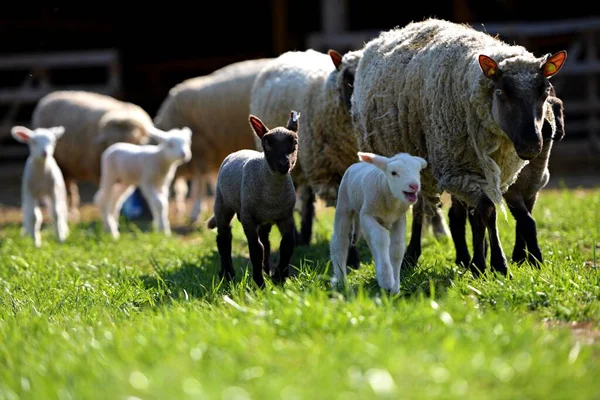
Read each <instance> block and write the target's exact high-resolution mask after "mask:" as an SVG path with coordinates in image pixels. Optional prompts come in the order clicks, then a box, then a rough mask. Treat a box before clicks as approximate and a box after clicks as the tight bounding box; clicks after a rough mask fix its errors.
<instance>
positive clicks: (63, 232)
mask: <svg viewBox="0 0 600 400" xmlns="http://www.w3.org/2000/svg"><path fill="white" fill-rule="evenodd" d="M49 205H50V211H51V215H52V222H53V223H54V232H55V234H56V237H57V238H58V241H59V242H61V243H62V242H64V241H65V240H66V239H67V237H68V236H69V224H68V223H67V218H68V215H67V213H68V209H67V199H66V195H65V194H64V193H61V192H60V190H58V189H56V190H54V192H53V193H52V198H51V199H50V204H49Z"/></svg>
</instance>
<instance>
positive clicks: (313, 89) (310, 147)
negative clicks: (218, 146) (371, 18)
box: [250, 49, 361, 245]
mask: <svg viewBox="0 0 600 400" xmlns="http://www.w3.org/2000/svg"><path fill="white" fill-rule="evenodd" d="M360 54H361V53H360V51H353V52H348V53H346V54H345V55H344V56H343V57H342V56H341V55H340V54H339V53H338V52H336V51H334V50H329V52H328V53H327V54H325V53H321V52H318V51H315V50H312V49H309V50H306V51H288V52H286V53H283V54H282V55H280V56H279V57H277V58H276V59H275V60H274V61H273V62H272V63H270V64H269V65H268V66H266V67H265V68H264V69H263V70H262V71H261V72H260V73H259V74H258V76H257V77H256V80H255V82H254V86H253V87H252V93H251V98H250V112H251V113H252V114H254V115H260V116H261V118H262V120H263V121H264V122H265V123H266V124H267V125H268V126H274V125H283V124H284V123H285V120H284V116H285V115H286V110H290V109H296V110H302V113H303V114H304V118H306V122H305V123H303V124H301V126H300V128H299V131H298V140H299V150H298V166H297V167H296V168H295V169H294V171H293V173H292V176H293V179H294V184H295V186H296V187H297V188H298V190H299V192H300V195H299V200H300V207H301V215H302V223H301V230H300V234H299V238H298V244H299V245H308V244H309V243H310V239H311V236H312V222H313V217H314V202H315V195H317V196H318V197H319V198H321V199H322V200H324V201H325V203H326V204H327V205H328V206H333V205H334V204H335V200H336V198H337V191H338V186H339V183H340V181H341V179H342V175H343V174H344V171H345V170H346V168H348V167H349V166H350V165H351V164H352V163H354V162H355V160H356V152H357V150H358V144H357V142H356V139H355V138H354V135H353V134H352V121H351V120H350V112H349V108H350V96H351V95H352V83H353V80H354V70H355V68H356V65H357V64H358V60H359V59H360ZM255 140H256V139H255ZM256 148H257V149H259V148H260V142H258V141H257V142H256Z"/></svg>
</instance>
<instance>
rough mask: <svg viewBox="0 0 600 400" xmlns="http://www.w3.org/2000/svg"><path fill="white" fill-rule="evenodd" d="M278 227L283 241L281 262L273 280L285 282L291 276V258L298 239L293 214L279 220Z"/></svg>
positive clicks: (280, 245)
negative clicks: (295, 233) (296, 238)
mask: <svg viewBox="0 0 600 400" xmlns="http://www.w3.org/2000/svg"><path fill="white" fill-rule="evenodd" d="M277 228H278V229H279V233H281V242H279V263H278V264H277V268H276V269H275V272H274V274H273V281H274V282H277V283H283V282H285V280H286V278H287V277H289V276H290V260H291V259H292V256H293V255H294V249H295V247H296V240H295V238H294V236H295V235H294V231H295V230H296V225H295V224H294V218H293V216H292V217H290V218H287V219H285V220H283V221H280V222H278V223H277Z"/></svg>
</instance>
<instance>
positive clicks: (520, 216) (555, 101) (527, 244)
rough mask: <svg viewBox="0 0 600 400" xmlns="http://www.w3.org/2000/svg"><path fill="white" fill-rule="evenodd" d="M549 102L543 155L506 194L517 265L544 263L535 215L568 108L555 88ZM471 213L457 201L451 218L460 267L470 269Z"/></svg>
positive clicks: (451, 210)
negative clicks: (468, 235)
mask: <svg viewBox="0 0 600 400" xmlns="http://www.w3.org/2000/svg"><path fill="white" fill-rule="evenodd" d="M546 101H547V102H548V103H549V104H550V105H551V107H549V108H548V109H547V113H546V121H545V123H544V126H543V128H542V136H543V138H544V145H543V147H542V151H541V152H540V154H539V155H538V156H537V157H535V158H534V159H533V160H531V161H530V162H529V164H527V165H526V166H525V167H524V168H523V170H522V171H521V173H520V174H519V177H518V178H517V181H516V182H515V183H513V184H512V185H511V186H510V187H509V188H508V190H507V191H506V192H505V193H504V199H505V200H506V204H507V205H508V209H509V210H510V212H511V214H512V215H513V217H514V218H515V220H516V226H515V244H514V247H513V253H512V260H513V262H516V263H522V262H524V261H526V260H527V261H528V262H529V263H530V264H532V265H537V266H539V264H541V263H543V257H542V252H541V250H540V246H539V244H538V240H537V227H536V222H535V219H534V218H533V215H532V211H533V207H534V205H535V203H536V201H537V198H538V195H539V192H540V191H541V190H542V189H543V188H544V187H545V186H546V184H547V183H548V180H549V179H550V171H549V170H548V162H549V160H550V153H551V150H552V144H553V142H554V140H562V139H563V137H564V135H565V129H564V127H565V123H564V105H563V102H562V100H561V99H560V98H558V97H556V92H555V91H554V87H551V91H550V96H548V99H547V100H546ZM467 212H468V211H467V208H466V207H465V206H464V204H462V203H461V202H460V201H458V200H457V199H453V201H452V206H451V207H450V211H449V213H448V215H449V217H450V227H451V228H452V237H453V240H454V246H455V249H456V263H457V264H458V265H460V264H463V265H468V262H469V260H470V256H469V249H468V247H467V243H466V241H465V223H466V219H467Z"/></svg>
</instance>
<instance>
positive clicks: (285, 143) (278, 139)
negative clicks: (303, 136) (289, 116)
mask: <svg viewBox="0 0 600 400" xmlns="http://www.w3.org/2000/svg"><path fill="white" fill-rule="evenodd" d="M262 147H263V150H264V152H265V159H266V160H267V163H268V164H269V167H270V168H271V170H272V171H274V172H279V173H280V174H287V173H289V172H291V171H292V169H294V166H295V165H296V159H297V158H298V136H297V135H296V133H295V132H292V131H290V130H288V129H284V128H281V129H276V130H273V131H271V132H269V133H268V134H266V135H264V136H263V138H262Z"/></svg>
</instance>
